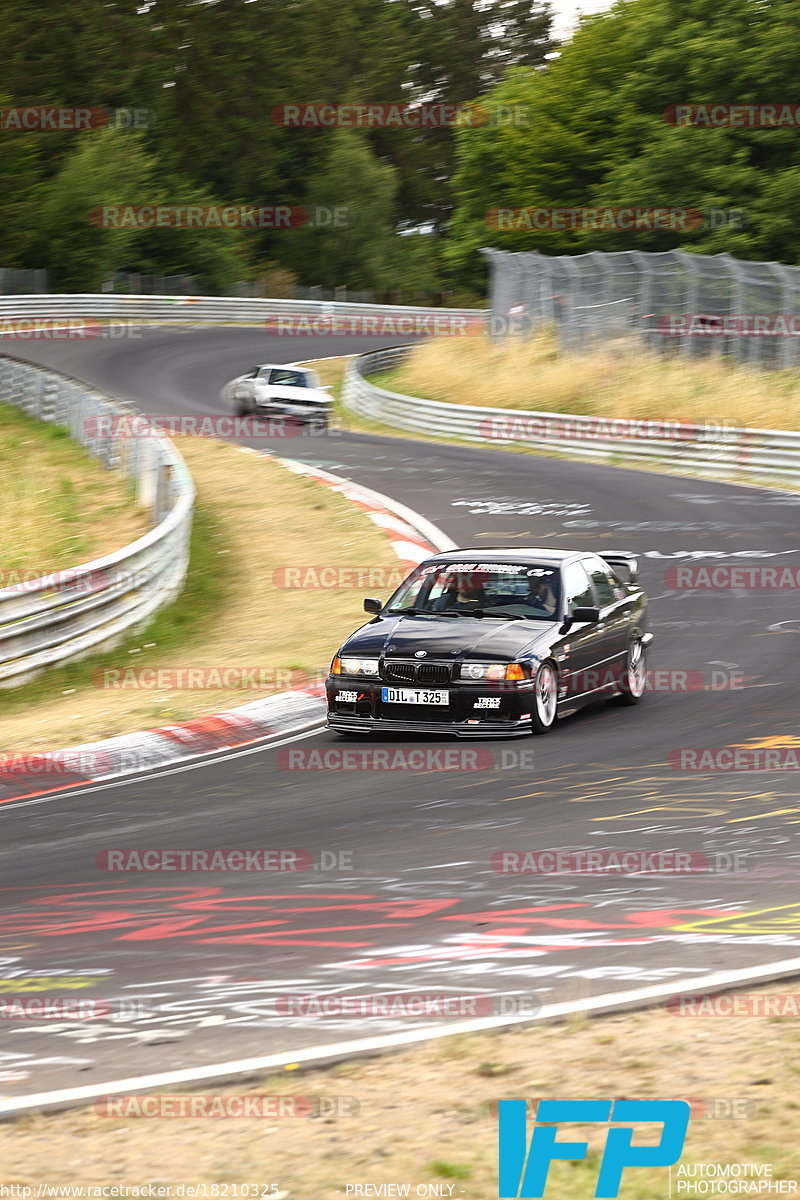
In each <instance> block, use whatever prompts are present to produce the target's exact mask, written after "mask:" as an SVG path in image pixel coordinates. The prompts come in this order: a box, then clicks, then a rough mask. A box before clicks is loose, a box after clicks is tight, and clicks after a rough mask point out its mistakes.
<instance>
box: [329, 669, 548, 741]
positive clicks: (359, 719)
mask: <svg viewBox="0 0 800 1200" xmlns="http://www.w3.org/2000/svg"><path fill="white" fill-rule="evenodd" d="M396 686H397V685H396V684H394V683H393V684H390V685H389V684H387V683H386V682H385V681H378V680H373V681H370V682H365V681H364V680H360V681H350V680H346V681H343V680H342V677H341V676H328V679H327V680H326V685H325V690H326V693H327V698H328V726H329V728H330V729H338V730H341V731H342V732H346V733H359V732H360V733H375V732H382V733H391V732H393V731H396V732H400V733H438V734H449V735H451V736H456V737H478V738H481V737H482V738H491V737H495V738H496V737H522V736H524V735H526V734H529V733H530V731H531V712H532V709H533V705H534V703H535V699H534V690H533V684H532V682H531V681H530V680H525V681H524V682H522V683H520V684H517V685H515V686H514V687H513V688H511V687H508V686H506V687H504V688H502V689H501V688H491V687H488V686H481V685H480V684H474V685H471V686H461V687H454V686H453V685H452V683H451V684H450V685H449V686H447V687H442V688H441V689H436V690H441V691H446V692H448V694H449V703H448V704H447V705H441V706H440V705H429V704H404V703H401V704H398V703H394V702H387V701H384V700H383V699H382V698H381V690H382V688H384V687H392V688H395V687H396ZM341 693H345V694H347V695H348V697H352V696H355V697H356V699H355V700H353V699H350V698H348V699H346V700H341V699H339V695H340V694H341ZM488 703H491V705H492V707H482V705H487V704H488Z"/></svg>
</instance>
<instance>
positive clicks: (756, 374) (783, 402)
mask: <svg viewBox="0 0 800 1200" xmlns="http://www.w3.org/2000/svg"><path fill="white" fill-rule="evenodd" d="M388 378H390V380H391V381H390V382H388V383H387V384H386V386H388V387H390V388H391V389H393V390H395V391H399V392H404V393H406V394H408V395H412V396H415V395H416V396H422V397H425V398H427V399H430V400H443V401H446V402H448V403H450V404H474V405H479V406H487V407H498V408H518V409H528V410H531V409H533V410H540V411H545V412H571V413H580V414H583V415H587V416H601V417H635V418H641V419H648V420H664V419H670V420H677V421H689V422H697V423H702V422H709V423H713V424H725V423H728V424H733V425H744V426H751V427H757V428H758V427H760V428H771V429H798V428H800V421H799V420H798V418H800V373H798V372H797V371H788V370H787V371H759V370H749V369H747V368H745V367H742V366H738V365H735V364H731V363H728V362H725V361H724V360H721V359H719V358H714V359H708V360H702V361H701V360H696V359H695V360H684V359H679V358H673V357H665V356H662V355H657V354H650V353H646V352H644V351H643V350H642V349H641V348H639V347H638V346H636V345H635V344H631V343H626V342H623V341H619V342H618V343H615V344H613V345H611V346H609V347H606V348H605V349H603V350H598V351H596V352H594V353H592V354H582V355H577V354H576V355H562V354H561V353H560V351H559V350H558V348H557V345H556V342H555V338H554V336H553V334H552V332H550V333H543V334H540V335H539V336H537V337H535V338H533V339H531V340H530V341H527V342H522V341H518V340H509V341H507V342H505V343H503V344H502V345H495V344H493V343H491V342H490V341H489V340H488V339H487V338H485V337H464V338H440V339H435V340H428V341H425V342H421V343H420V344H419V345H418V346H417V347H416V348H415V349H414V351H413V352H412V354H411V356H410V358H409V359H408V361H407V362H406V363H405V364H404V366H402V367H401V368H399V369H398V370H396V371H392V372H391V373H390V376H389V375H386V376H382V379H388Z"/></svg>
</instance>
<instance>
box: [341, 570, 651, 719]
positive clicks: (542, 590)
mask: <svg viewBox="0 0 800 1200" xmlns="http://www.w3.org/2000/svg"><path fill="white" fill-rule="evenodd" d="M636 575H637V562H636V556H635V555H634V554H628V553H623V552H620V553H616V552H615V553H608V552H607V553H606V554H605V556H604V557H603V558H601V557H600V556H599V555H597V554H590V553H586V552H577V551H573V550H553V549H544V550H543V549H519V548H517V549H510V550H508V549H486V548H483V549H479V550H451V551H447V552H446V553H442V554H437V555H435V556H434V557H433V558H429V559H427V560H426V561H425V562H423V563H421V564H420V565H419V566H418V567H417V568H416V569H415V570H414V571H413V572H412V573H411V574H410V575H409V576H408V578H407V579H406V580H405V581H404V582H403V583H402V584H401V585H400V587H399V588H398V589H397V591H396V592H395V593H394V595H393V596H392V597H391V598H390V599H389V600H388V601H387V602H386V603H384V602H383V601H381V600H376V599H373V598H369V599H367V600H365V601H364V609H365V611H366V612H368V613H370V614H371V615H372V620H371V621H368V622H367V624H366V625H362V626H361V628H360V629H358V630H356V632H355V633H354V634H352V636H351V637H349V638H348V639H347V641H346V642H345V643H344V645H343V646H341V648H340V649H339V651H338V652H337V654H336V656H335V658H334V660H333V662H332V664H331V670H330V674H329V675H328V678H327V681H326V691H327V698H328V725H329V727H330V728H331V729H335V730H336V731H337V732H339V733H343V734H354V733H369V732H371V731H373V730H377V729H381V730H386V731H390V730H397V731H400V732H408V733H414V732H417V733H451V734H457V735H458V736H461V737H480V736H483V737H497V736H498V735H502V734H506V735H522V734H529V733H546V732H547V731H548V730H549V729H551V728H552V726H553V724H554V723H555V720H556V717H557V716H560V715H564V714H566V713H567V712H570V711H573V710H574V709H576V708H579V707H580V706H581V705H583V704H586V703H590V702H591V701H593V700H597V699H602V698H610V697H614V696H616V697H618V698H619V701H620V703H622V704H637V703H638V702H639V700H640V699H641V697H642V695H643V693H644V690H645V656H646V650H647V646H648V644H649V643H650V641H651V639H652V636H653V635H652V634H651V633H649V632H648V630H647V597H646V596H645V594H644V592H643V591H642V589H641V587H639V586H638V584H637V582H636Z"/></svg>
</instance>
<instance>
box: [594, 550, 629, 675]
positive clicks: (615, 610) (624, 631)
mask: <svg viewBox="0 0 800 1200" xmlns="http://www.w3.org/2000/svg"><path fill="white" fill-rule="evenodd" d="M583 565H584V567H585V568H586V570H587V572H588V574H589V578H590V579H591V581H592V587H593V588H594V593H595V596H596V598H597V607H598V608H599V609H600V623H599V625H600V627H602V628H600V633H601V638H600V641H599V643H598V645H599V647H600V649H601V653H602V658H601V659H600V660H598V669H599V670H600V671H603V672H609V671H611V672H613V673H614V675H615V676H619V674H620V672H621V671H622V668H623V667H624V665H625V660H626V655H627V651H628V633H629V628H630V608H631V605H630V600H629V598H628V596H627V595H625V596H622V597H620V595H619V591H620V589H619V586H618V585H617V584H616V581H615V580H614V579H613V577H612V576H610V575H609V573H608V567H607V566H606V564H605V563H604V562H602V560H601V559H599V558H598V557H597V555H596V554H589V555H587V556H586V557H585V558H584V559H583ZM615 586H616V593H617V594H615Z"/></svg>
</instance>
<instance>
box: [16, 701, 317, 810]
mask: <svg viewBox="0 0 800 1200" xmlns="http://www.w3.org/2000/svg"><path fill="white" fill-rule="evenodd" d="M324 729H325V719H324V718H321V719H319V720H317V721H316V723H315V724H314V725H312V726H311V727H309V728H304V729H303V732H302V733H293V734H292V735H291V737H282V738H280V739H279V740H278V741H275V740H268V739H269V737H270V735H269V734H266V735H265V738H264V740H263V741H261V742H259V743H258V744H257V745H255V746H247V747H245V748H244V749H243V750H230V749H228V748H226V747H225V746H218V747H217V749H216V750H206V751H204V752H203V753H202V754H196V755H193V756H192V761H191V762H187V761H186V755H185V754H182V755H180V756H176V757H175V758H172V759H168V760H167V762H180V763H181V764H182V765H181V766H179V767H169V768H168V769H167V770H161V769H160V768H157V769H153V770H150V771H139V772H138V773H134V774H132V775H126V776H125V778H124V779H119V778H116V777H115V776H111V775H110V776H108V779H107V781H106V782H105V783H103V782H97V781H95V780H92V781H91V784H90V785H87V786H86V787H82V786H81V785H80V784H78V785H77V786H76V787H72V788H65V789H64V791H63V792H48V794H47V795H46V796H33V797H30V798H28V797H25V796H20V798H19V800H15V799H13V798H12V799H10V800H6V801H5V802H4V803H3V804H1V805H0V818H2V815H3V811H4V810H5V809H11V808H24V807H25V806H27V805H29V804H49V803H50V802H51V801H52V800H66V799H68V798H69V797H70V796H88V795H90V794H91V793H92V792H100V791H106V790H107V789H108V788H114V787H127V785H128V784H129V783H143V782H144V783H146V782H148V781H149V780H151V779H163V778H164V777H165V776H167V775H179V774H180V773H181V771H196V770H198V768H200V767H212V766H213V765H214V762H229V761H230V760H231V759H232V758H244V757H245V755H247V754H261V753H262V752H263V751H265V750H273V749H275V748H276V747H277V746H288V745H289V743H290V742H299V741H300V740H301V739H302V738H307V737H312V736H316V735H317V734H318V733H322V732H323V730H324ZM272 737H273V738H274V737H275V735H274V734H273V735H272ZM214 755H216V758H214V760H213V761H212V762H208V761H206V760H207V759H210V758H212V757H213V756H214Z"/></svg>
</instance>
